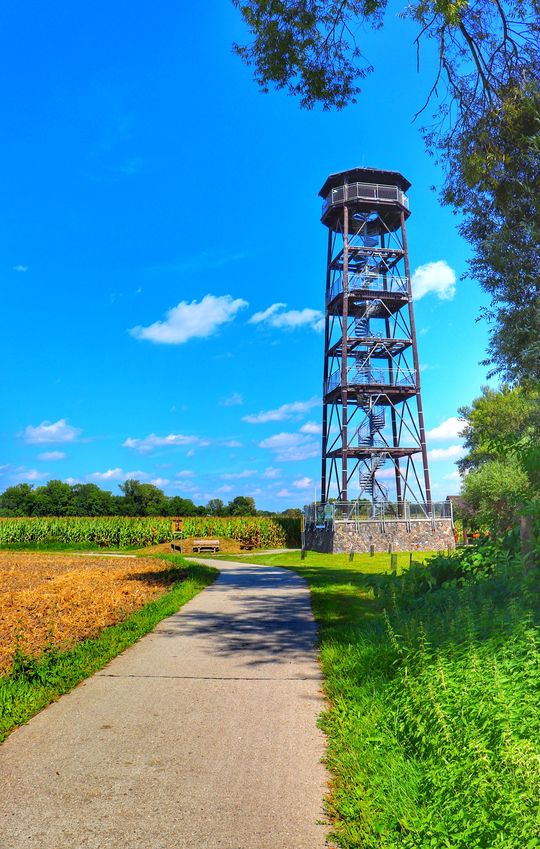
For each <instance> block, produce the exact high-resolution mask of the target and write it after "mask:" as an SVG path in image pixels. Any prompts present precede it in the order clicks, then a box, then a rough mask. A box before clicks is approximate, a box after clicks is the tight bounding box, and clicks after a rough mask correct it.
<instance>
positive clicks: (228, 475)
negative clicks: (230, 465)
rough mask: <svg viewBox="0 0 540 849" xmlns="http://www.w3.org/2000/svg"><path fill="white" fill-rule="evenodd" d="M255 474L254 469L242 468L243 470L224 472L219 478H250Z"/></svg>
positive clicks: (229, 479) (227, 479)
mask: <svg viewBox="0 0 540 849" xmlns="http://www.w3.org/2000/svg"><path fill="white" fill-rule="evenodd" d="M256 474H257V472H256V471H255V469H244V471H243V472H227V473H226V474H224V475H221V479H222V480H224V481H233V480H240V479H241V478H251V477H253V475H256Z"/></svg>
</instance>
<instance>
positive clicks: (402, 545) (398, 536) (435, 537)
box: [305, 519, 455, 554]
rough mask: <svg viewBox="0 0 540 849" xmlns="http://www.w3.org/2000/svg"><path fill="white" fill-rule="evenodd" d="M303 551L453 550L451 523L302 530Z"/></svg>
mask: <svg viewBox="0 0 540 849" xmlns="http://www.w3.org/2000/svg"><path fill="white" fill-rule="evenodd" d="M305 536H306V548H307V549H309V550H311V551H321V552H325V553H334V554H338V553H340V552H350V551H356V552H359V553H360V552H367V553H369V551H370V546H372V545H373V546H374V550H375V551H446V549H448V548H451V549H453V548H455V542H454V528H453V525H452V521H451V519H437V520H436V521H435V527H434V528H433V527H432V525H431V522H430V521H420V520H417V521H410V522H408V523H407V522H400V521H395V520H394V521H391V522H384V523H383V522H380V521H362V522H358V523H356V522H335V523H334V527H333V529H332V528H331V527H327V528H315V529H306V535H305Z"/></svg>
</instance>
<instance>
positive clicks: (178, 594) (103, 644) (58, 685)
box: [0, 554, 218, 741]
mask: <svg viewBox="0 0 540 849" xmlns="http://www.w3.org/2000/svg"><path fill="white" fill-rule="evenodd" d="M160 556H161V557H162V558H163V559H165V560H167V561H169V562H170V563H171V566H170V571H169V575H168V578H172V580H173V581H175V583H173V585H172V586H171V589H170V590H169V591H168V592H167V593H165V595H163V596H161V597H160V598H158V599H156V600H154V601H151V602H150V603H148V604H147V605H145V606H144V607H143V608H141V609H140V610H138V611H136V612H135V613H132V614H131V615H130V616H129V617H128V618H127V619H125V620H124V621H123V622H120V623H118V624H117V625H112V626H111V627H109V628H105V629H104V630H103V631H102V632H101V633H100V634H99V635H98V636H97V637H95V638H93V639H89V640H83V641H81V642H80V643H77V644H76V645H75V646H73V647H72V648H71V649H69V650H68V651H54V650H52V651H48V652H45V653H44V654H43V655H41V656H40V657H39V658H32V657H29V656H27V655H23V654H20V653H19V654H17V656H16V660H15V665H14V667H13V670H12V671H11V673H10V674H9V675H7V676H4V677H0V741H1V740H3V739H5V737H6V736H7V735H8V734H9V732H10V731H12V730H13V729H14V728H16V727H17V726H19V725H22V724H23V723H25V722H27V721H28V720H29V719H30V718H31V717H32V716H33V715H34V714H36V713H37V712H38V711H40V710H41V709H42V708H44V707H45V706H46V705H48V704H49V703H50V702H52V701H55V700H56V699H57V698H58V697H59V696H61V695H62V694H63V693H67V692H68V691H69V690H71V689H73V687H75V686H76V685H77V684H79V683H80V682H81V681H82V680H84V679H85V678H87V677H88V676H89V675H92V674H93V673H94V672H97V670H98V669H102V668H103V667H104V666H106V664H107V663H109V661H110V660H112V658H113V657H116V655H117V654H120V652H122V651H124V649H126V648H128V646H130V645H132V644H133V643H135V642H136V641H137V640H138V639H140V638H141V637H143V636H144V635H145V634H147V633H149V631H151V630H152V629H153V628H155V626H156V625H157V624H158V622H160V621H161V620H162V619H165V618H166V617H167V616H172V614H173V613H176V612H177V611H178V610H179V609H180V608H181V607H182V606H183V605H184V604H186V602H188V601H189V600H190V599H192V598H193V597H194V596H195V595H197V593H199V592H200V591H201V590H202V589H204V588H205V587H206V586H208V585H209V584H211V583H212V582H213V581H214V580H215V578H216V577H217V575H218V572H217V570H216V569H213V568H210V567H209V566H200V565H196V564H188V563H186V561H185V560H184V559H183V558H181V557H178V556H177V555H174V554H170V555H160ZM186 570H187V574H186Z"/></svg>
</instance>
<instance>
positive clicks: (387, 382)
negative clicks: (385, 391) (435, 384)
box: [324, 366, 416, 394]
mask: <svg viewBox="0 0 540 849" xmlns="http://www.w3.org/2000/svg"><path fill="white" fill-rule="evenodd" d="M341 385H342V384H341V369H337V370H336V371H334V372H333V373H332V374H331V375H330V377H328V378H327V380H326V381H325V386H324V391H325V393H326V394H328V392H332V390H333V389H336V388H337V387H338V386H341ZM347 385H349V386H366V385H368V386H373V385H374V386H377V385H382V386H416V369H402V368H394V369H392V370H390V369H388V368H371V367H370V366H367V367H365V368H363V367H362V366H360V367H358V366H349V367H348V368H347Z"/></svg>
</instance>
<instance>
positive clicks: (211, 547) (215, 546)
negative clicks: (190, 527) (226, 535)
mask: <svg viewBox="0 0 540 849" xmlns="http://www.w3.org/2000/svg"><path fill="white" fill-rule="evenodd" d="M193 551H219V540H218V539H194V540H193Z"/></svg>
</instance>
